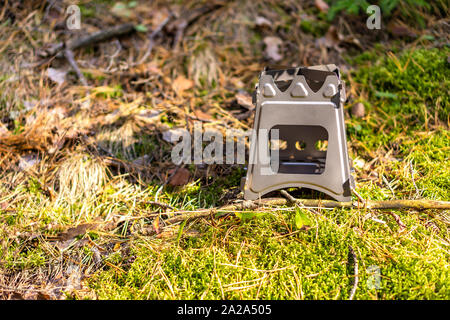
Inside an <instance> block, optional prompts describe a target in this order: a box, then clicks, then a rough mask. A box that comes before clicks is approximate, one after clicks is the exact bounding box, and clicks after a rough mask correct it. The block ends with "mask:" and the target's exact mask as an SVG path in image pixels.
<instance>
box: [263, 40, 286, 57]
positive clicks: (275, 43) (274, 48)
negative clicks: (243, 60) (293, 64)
mask: <svg viewBox="0 0 450 320" xmlns="http://www.w3.org/2000/svg"><path fill="white" fill-rule="evenodd" d="M282 43H283V41H282V40H281V39H280V38H278V37H265V38H264V44H265V45H266V50H265V51H264V53H265V55H266V57H267V58H270V59H272V60H273V61H280V60H281V59H282V58H283V57H282V56H281V55H280V53H279V52H278V50H279V47H280V45H281V44H282Z"/></svg>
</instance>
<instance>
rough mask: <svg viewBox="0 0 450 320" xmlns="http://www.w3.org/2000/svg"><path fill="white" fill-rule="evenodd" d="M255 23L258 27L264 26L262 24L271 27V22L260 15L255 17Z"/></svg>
mask: <svg viewBox="0 0 450 320" xmlns="http://www.w3.org/2000/svg"><path fill="white" fill-rule="evenodd" d="M255 24H256V25H257V26H258V27H264V26H266V27H269V28H270V27H272V22H270V21H269V20H268V19H266V18H264V17H261V16H258V17H256V19H255Z"/></svg>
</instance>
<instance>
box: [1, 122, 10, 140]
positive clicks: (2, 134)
mask: <svg viewBox="0 0 450 320" xmlns="http://www.w3.org/2000/svg"><path fill="white" fill-rule="evenodd" d="M7 135H9V130H8V128H7V127H6V126H5V125H4V124H3V123H1V122H0V137H2V136H7Z"/></svg>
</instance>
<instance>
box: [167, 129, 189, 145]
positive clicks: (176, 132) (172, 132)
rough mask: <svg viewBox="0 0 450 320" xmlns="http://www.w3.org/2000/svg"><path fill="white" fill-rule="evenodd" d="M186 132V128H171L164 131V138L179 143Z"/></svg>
mask: <svg viewBox="0 0 450 320" xmlns="http://www.w3.org/2000/svg"><path fill="white" fill-rule="evenodd" d="M185 132H186V130H184V129H182V128H175V129H169V130H167V131H164V132H163V133H162V138H163V140H164V141H167V142H170V143H177V142H178V140H179V139H180V137H182V136H183V134H184V133H185Z"/></svg>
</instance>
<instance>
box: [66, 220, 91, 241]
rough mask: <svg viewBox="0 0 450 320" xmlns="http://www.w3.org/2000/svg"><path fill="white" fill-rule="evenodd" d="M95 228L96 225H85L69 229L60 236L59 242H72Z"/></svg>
mask: <svg viewBox="0 0 450 320" xmlns="http://www.w3.org/2000/svg"><path fill="white" fill-rule="evenodd" d="M94 226H96V224H95V223H83V224H80V225H78V226H76V227H73V228H69V229H67V230H66V231H64V232H62V233H60V234H59V235H58V240H59V241H68V240H72V239H73V238H75V237H78V236H79V235H81V234H84V233H86V231H87V230H88V229H92V228H93V227H94Z"/></svg>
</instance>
